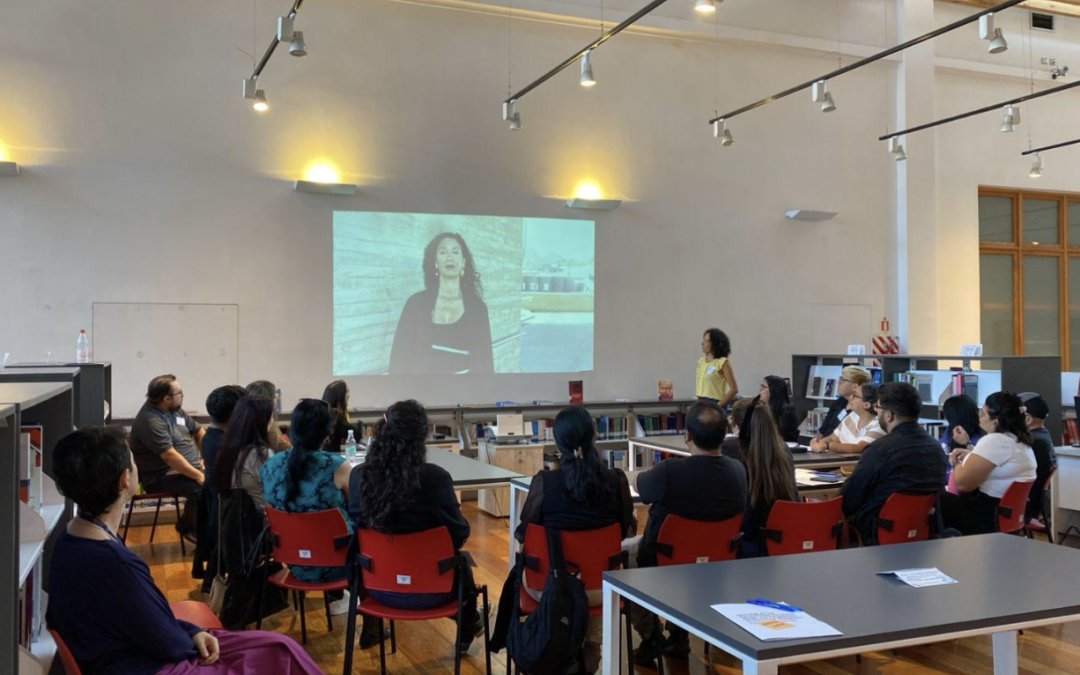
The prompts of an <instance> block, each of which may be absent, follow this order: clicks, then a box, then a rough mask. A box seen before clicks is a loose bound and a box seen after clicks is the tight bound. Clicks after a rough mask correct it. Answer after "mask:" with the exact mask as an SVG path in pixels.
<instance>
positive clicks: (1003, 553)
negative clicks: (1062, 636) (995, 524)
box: [604, 534, 1080, 661]
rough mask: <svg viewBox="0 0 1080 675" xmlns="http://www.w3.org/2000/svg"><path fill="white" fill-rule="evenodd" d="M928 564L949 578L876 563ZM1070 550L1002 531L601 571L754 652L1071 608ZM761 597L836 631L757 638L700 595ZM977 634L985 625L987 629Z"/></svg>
mask: <svg viewBox="0 0 1080 675" xmlns="http://www.w3.org/2000/svg"><path fill="white" fill-rule="evenodd" d="M912 567H937V568H938V569H940V570H941V571H942V572H943V573H945V574H946V575H948V576H950V577H952V578H953V579H956V580H957V581H958V582H959V583H956V584H951V585H948V586H935V587H930V588H912V587H910V586H907V585H905V584H904V583H902V582H900V581H899V580H897V579H895V578H889V577H882V576H879V575H877V574H876V572H881V571H886V570H897V569H905V568H912ZM1077 569H1080V551H1078V550H1075V549H1072V548H1069V547H1066V546H1055V545H1053V544H1048V543H1044V542H1040V541H1033V540H1030V539H1025V538H1022V537H1016V536H1013V535H1007V534H989V535H981V536H973V537H956V538H951V539H939V540H935V541H925V542H918V543H912V544H899V545H894V546H874V547H868V548H861V549H848V550H843V551H827V552H824V551H823V552H819V553H805V554H801V555H788V556H779V557H775V558H756V559H750V560H732V561H727V562H718V563H709V564H703V565H685V566H679V567H654V568H648V569H634V570H623V571H618V572H605V573H604V579H605V580H606V581H609V582H611V583H612V584H613V585H614V586H615V587H616V588H617V589H619V590H623V591H627V592H628V593H631V594H632V595H634V596H637V597H639V598H640V599H642V600H643V601H646V602H648V604H650V605H652V606H653V607H655V608H656V609H658V610H659V611H661V612H663V613H665V614H668V615H670V616H672V617H674V618H676V619H677V620H679V621H682V622H684V623H686V624H687V625H689V626H693V627H694V629H695V631H696V632H698V633H699V634H701V635H705V636H708V637H709V639H710V640H712V641H714V642H716V643H719V644H723V645H726V646H728V647H730V648H732V649H735V650H737V651H739V652H741V653H743V654H746V655H748V656H750V657H751V658H754V659H756V660H759V661H763V660H769V659H776V658H782V657H786V656H794V655H806V654H811V655H812V654H814V653H818V652H824V651H829V650H833V649H848V648H854V647H860V646H864V645H875V644H882V643H885V642H890V641H894V640H905V639H918V638H923V637H931V636H935V635H942V634H946V633H953V632H958V631H966V630H987V629H991V628H993V627H995V626H1002V625H1006V624H1010V623H1022V622H1026V621H1036V620H1041V619H1053V618H1059V617H1067V616H1072V615H1077V614H1080V584H1076V583H1073V580H1074V579H1075V578H1076V574H1077ZM756 597H760V598H768V599H771V600H780V601H783V602H788V603H791V604H793V605H796V606H798V607H802V608H803V609H804V610H806V611H807V612H808V613H809V614H810V615H811V616H813V617H815V618H817V619H820V620H821V621H824V622H825V623H827V624H829V625H831V626H833V627H834V628H836V629H837V630H839V631H840V632H842V633H843V635H842V636H840V637H832V638H816V639H810V640H790V641H780V642H762V641H759V640H757V639H756V638H754V637H753V636H752V635H750V633H748V632H746V631H744V630H743V629H741V628H739V627H738V626H736V625H735V624H734V623H731V622H730V621H728V620H727V619H725V618H724V617H722V616H721V615H720V614H719V613H718V612H716V611H715V610H713V609H712V608H711V605H715V604H720V603H741V602H745V601H746V599H747V598H756ZM988 632H992V631H989V630H988Z"/></svg>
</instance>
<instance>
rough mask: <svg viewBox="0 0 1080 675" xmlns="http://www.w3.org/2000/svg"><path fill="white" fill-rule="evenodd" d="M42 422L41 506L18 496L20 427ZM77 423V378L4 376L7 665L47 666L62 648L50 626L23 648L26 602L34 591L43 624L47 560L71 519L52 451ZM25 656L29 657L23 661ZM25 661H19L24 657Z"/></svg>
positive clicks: (1, 503)
mask: <svg viewBox="0 0 1080 675" xmlns="http://www.w3.org/2000/svg"><path fill="white" fill-rule="evenodd" d="M29 424H35V425H40V426H41V427H42V448H41V451H42V476H41V481H42V492H41V498H42V499H41V504H42V508H41V513H40V514H38V513H36V512H34V511H33V510H32V509H30V507H29V506H27V505H26V504H25V503H23V502H22V501H21V500H20V499H19V457H18V455H19V452H20V443H19V430H20V428H21V427H22V426H23V425H29ZM73 426H74V398H73V390H72V385H71V383H70V382H10V381H9V382H2V381H0V481H2V482H0V484H2V485H7V486H9V487H8V489H7V490H6V491H5V492H4V493H3V495H4V496H3V498H2V499H0V551H3V553H2V554H0V596H2V597H0V607H3V610H0V672H3V673H30V672H33V673H38V672H40V673H47V672H49V669H50V668H51V666H52V662H53V658H54V657H55V655H56V646H55V644H54V643H53V641H52V639H51V638H49V636H48V632H47V631H44V629H42V630H41V632H40V633H39V634H38V635H37V637H36V640H35V641H33V642H32V643H31V645H30V657H32V658H29V657H28V656H26V655H25V654H21V650H20V648H19V645H20V635H21V634H22V632H23V631H22V628H21V627H22V626H23V625H24V622H23V618H24V616H25V614H24V613H23V612H22V611H20V602H21V600H22V599H23V598H24V597H31V598H33V599H34V601H33V605H32V608H33V613H34V614H35V615H36V618H37V623H38V624H39V625H43V624H44V617H43V616H42V612H41V608H42V603H41V592H42V589H44V588H47V587H48V576H47V575H48V559H49V554H50V552H51V550H52V543H53V541H54V540H55V536H56V534H57V532H58V531H59V530H60V528H61V527H63V526H65V525H66V524H67V522H68V521H69V520H70V519H71V506H70V504H69V503H67V502H66V501H65V500H64V499H63V497H61V496H60V494H59V493H58V492H57V491H56V486H55V485H54V484H53V482H52V452H53V448H54V447H55V445H56V442H57V441H58V440H59V439H60V438H61V437H63V436H64V435H66V434H67V433H69V432H70V431H71V430H72V428H73ZM23 662H25V663H23ZM21 663H22V664H23V665H22V666H21V667H20V664H21Z"/></svg>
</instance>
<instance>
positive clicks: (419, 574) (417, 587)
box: [357, 527, 455, 593]
mask: <svg viewBox="0 0 1080 675" xmlns="http://www.w3.org/2000/svg"><path fill="white" fill-rule="evenodd" d="M357 541H358V543H359V545H360V567H361V569H362V570H363V578H364V588H367V589H368V590H372V591H393V592H395V593H449V592H450V591H451V590H453V588H454V567H453V562H454V557H455V553H454V543H453V541H451V539H450V531H449V530H447V529H446V528H445V527H435V528H432V529H430V530H424V531H423V532H415V533H413V534H383V533H382V532H376V531H375V530H369V529H361V530H358V531H357Z"/></svg>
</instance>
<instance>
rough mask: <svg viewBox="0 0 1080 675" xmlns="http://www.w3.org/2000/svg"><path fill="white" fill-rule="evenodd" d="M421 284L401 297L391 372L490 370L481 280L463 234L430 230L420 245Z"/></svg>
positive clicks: (488, 326)
mask: <svg viewBox="0 0 1080 675" xmlns="http://www.w3.org/2000/svg"><path fill="white" fill-rule="evenodd" d="M423 272H424V290H422V291H420V292H419V293H415V294H413V296H412V297H410V298H409V299H408V301H407V302H406V303H405V308H404V309H403V310H402V311H401V318H400V319H399V320H398V324H397V330H396V331H395V332H394V345H393V347H392V348H391V350H390V374H391V375H398V374H414V373H419V374H431V373H435V374H438V373H458V374H460V373H492V372H494V370H495V367H494V358H493V356H492V353H491V324H490V323H489V320H488V308H487V305H486V304H484V284H483V283H482V282H481V281H480V273H479V272H478V271H477V270H476V264H475V263H474V262H473V256H472V253H471V252H470V251H469V247H468V245H466V244H465V239H464V238H462V236H461V235H460V234H458V233H456V232H443V233H441V234H437V235H435V237H434V238H433V239H432V240H431V242H430V243H429V244H428V245H427V248H425V249H424V263H423Z"/></svg>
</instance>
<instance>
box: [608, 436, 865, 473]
mask: <svg viewBox="0 0 1080 675" xmlns="http://www.w3.org/2000/svg"><path fill="white" fill-rule="evenodd" d="M629 443H630V448H629V450H630V451H629V452H628V453H627V455H628V456H627V467H628V470H629V471H635V470H637V469H639V468H648V466H645V467H638V466H637V451H638V450H645V451H649V450H652V451H655V452H659V453H661V454H665V455H680V456H682V457H689V456H690V449H689V448H688V447H686V440H685V438H684V437H683V435H682V434H670V435H662V436H637V437H634V438H631V439H630V441H629ZM789 445H790V444H789ZM798 447H802V448H805V447H806V446H805V445H804V446H798ZM644 456H645V458H646V462H645V463H646V465H649V464H651V460H650V459H649V458H650V457H651V453H650V452H645V453H644ZM792 457H794V459H795V466H796V467H803V468H814V467H818V468H821V467H841V466H855V465H856V464H858V463H859V455H841V454H840V453H837V452H793V453H792Z"/></svg>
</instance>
